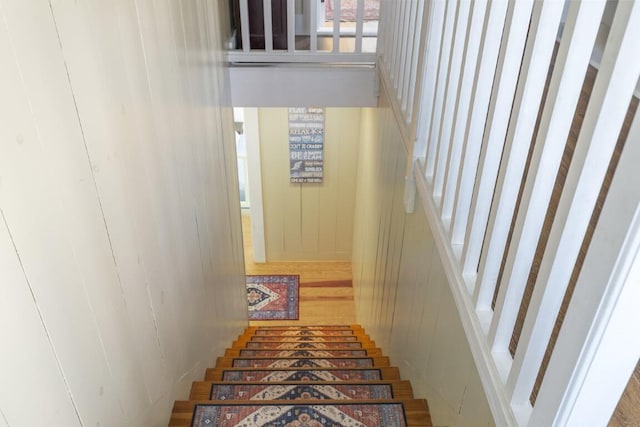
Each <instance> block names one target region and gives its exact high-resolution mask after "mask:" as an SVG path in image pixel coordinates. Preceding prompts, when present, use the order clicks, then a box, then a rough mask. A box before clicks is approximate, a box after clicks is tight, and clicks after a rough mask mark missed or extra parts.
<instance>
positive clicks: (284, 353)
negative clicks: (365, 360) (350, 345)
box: [240, 349, 367, 357]
mask: <svg viewBox="0 0 640 427" xmlns="http://www.w3.org/2000/svg"><path fill="white" fill-rule="evenodd" d="M366 355H367V351H366V350H246V349H242V350H240V357H362V356H366Z"/></svg>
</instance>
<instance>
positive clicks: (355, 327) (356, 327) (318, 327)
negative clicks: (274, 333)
mask: <svg viewBox="0 0 640 427" xmlns="http://www.w3.org/2000/svg"><path fill="white" fill-rule="evenodd" d="M258 329H261V330H274V329H281V330H286V331H295V330H325V329H352V330H359V331H362V330H364V328H363V327H362V326H360V325H297V326H248V327H247V330H258Z"/></svg>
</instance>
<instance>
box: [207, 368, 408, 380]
mask: <svg viewBox="0 0 640 427" xmlns="http://www.w3.org/2000/svg"><path fill="white" fill-rule="evenodd" d="M359 370H360V371H371V370H376V371H380V374H381V376H382V378H381V379H383V380H399V379H400V371H399V370H398V368H397V367H394V366H391V367H379V368H313V369H309V368H286V369H254V368H208V369H207V370H206V373H205V380H206V381H222V380H223V378H222V374H223V372H228V371H239V372H242V371H245V372H253V371H255V372H265V371H272V372H273V371H294V372H295V371H359ZM352 381H353V380H352Z"/></svg>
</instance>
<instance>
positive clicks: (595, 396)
mask: <svg viewBox="0 0 640 427" xmlns="http://www.w3.org/2000/svg"><path fill="white" fill-rule="evenodd" d="M627 141H628V142H635V141H640V115H638V114H636V117H635V120H634V123H633V125H632V126H631V130H630V132H629V135H628V138H627ZM638 164H640V144H637V143H631V144H627V146H626V147H625V149H624V155H623V156H621V158H620V161H619V163H618V167H617V169H616V174H615V176H614V178H613V180H612V182H611V186H610V189H609V193H608V195H607V199H606V202H605V204H604V206H603V208H602V212H601V214H600V219H599V221H598V226H597V228H596V230H595V232H594V235H593V239H592V243H591V246H590V248H589V253H588V254H587V258H586V259H585V262H584V265H583V267H582V273H581V274H580V277H579V278H578V283H577V284H576V290H575V292H574V295H573V300H575V301H580V304H575V305H572V306H571V307H570V308H569V310H568V312H567V315H566V317H565V321H564V324H563V328H562V330H561V332H560V335H559V337H558V341H557V344H556V347H555V349H554V353H553V357H552V358H551V360H550V362H549V367H548V369H547V375H546V376H545V379H544V382H543V383H542V386H541V389H540V393H539V395H538V398H537V400H536V407H535V408H534V411H533V414H532V416H531V421H530V423H529V425H531V426H537V425H563V426H564V425H567V426H569V425H573V426H580V425H605V424H606V423H607V422H608V420H609V417H610V415H611V413H612V412H613V409H614V408H615V405H616V404H617V402H618V396H619V395H620V390H622V389H623V388H624V387H625V385H626V382H627V380H628V378H629V377H630V375H631V373H632V371H633V369H634V367H635V365H636V363H637V361H638V359H639V358H640V340H637V339H635V337H638V336H639V334H640V330H639V329H638V328H639V327H640V310H638V307H639V306H640V295H639V292H640V287H639V286H638V283H640V257H639V256H638V255H639V253H640V186H638V185H637V179H638ZM621 348H623V349H624V351H620V349H621ZM613 367H615V369H614V368H613ZM593 402H597V404H593Z"/></svg>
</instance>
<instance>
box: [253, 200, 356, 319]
mask: <svg viewBox="0 0 640 427" xmlns="http://www.w3.org/2000/svg"><path fill="white" fill-rule="evenodd" d="M242 233H243V239H244V241H243V244H244V259H245V270H246V274H297V275H299V276H300V316H299V320H297V321H295V320H294V321H292V320H285V321H273V320H268V321H251V322H250V325H251V326H263V325H265V326H268V325H273V326H279V325H295V324H301V325H310V324H318V325H328V324H333V325H336V324H354V323H356V315H355V306H354V302H353V287H352V285H351V278H352V276H351V263H350V262H345V261H322V262H271V263H256V262H254V261H253V250H252V247H251V242H252V241H251V218H250V216H249V213H247V212H244V211H243V213H242Z"/></svg>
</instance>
